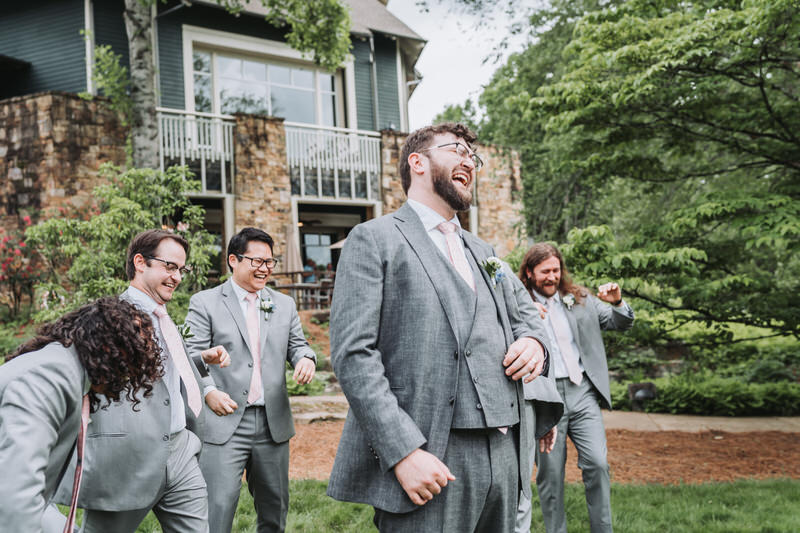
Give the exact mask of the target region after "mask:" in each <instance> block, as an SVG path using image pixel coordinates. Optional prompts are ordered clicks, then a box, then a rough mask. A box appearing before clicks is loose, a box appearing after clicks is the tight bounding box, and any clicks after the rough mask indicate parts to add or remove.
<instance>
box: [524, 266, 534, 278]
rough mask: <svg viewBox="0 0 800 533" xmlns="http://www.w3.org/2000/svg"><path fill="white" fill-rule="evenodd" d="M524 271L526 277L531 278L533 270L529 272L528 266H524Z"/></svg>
mask: <svg viewBox="0 0 800 533" xmlns="http://www.w3.org/2000/svg"><path fill="white" fill-rule="evenodd" d="M525 273H526V274H527V275H528V279H531V278H533V272H531V269H530V268H526V269H525Z"/></svg>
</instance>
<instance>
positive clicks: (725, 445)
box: [289, 421, 800, 484]
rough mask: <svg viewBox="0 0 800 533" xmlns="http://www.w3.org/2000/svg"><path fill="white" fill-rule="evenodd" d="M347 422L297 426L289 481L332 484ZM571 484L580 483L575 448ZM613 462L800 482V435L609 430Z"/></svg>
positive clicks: (639, 479)
mask: <svg viewBox="0 0 800 533" xmlns="http://www.w3.org/2000/svg"><path fill="white" fill-rule="evenodd" d="M343 425H344V422H341V421H335V422H318V423H314V424H297V426H296V428H297V435H296V436H295V437H294V438H293V439H292V440H291V441H290V442H291V445H290V446H291V459H290V465H289V476H290V477H291V478H292V479H308V478H312V479H327V478H328V475H329V474H330V471H331V467H332V466H333V458H334V455H335V454H336V446H337V445H338V443H339V437H340V435H341V433H342V427H343ZM569 447H570V448H569V451H568V452H567V481H569V482H574V481H580V479H581V477H580V475H581V474H580V470H579V469H578V467H577V452H576V451H575V448H573V447H572V444H571V443H570V444H569ZM608 462H609V464H610V465H611V479H612V481H614V482H617V483H659V484H676V483H704V482H712V481H733V480H736V479H743V478H755V479H766V478H793V479H800V436H798V435H797V434H796V433H782V432H777V431H769V432H761V433H725V432H703V433H683V432H678V431H661V432H632V431H626V430H609V431H608Z"/></svg>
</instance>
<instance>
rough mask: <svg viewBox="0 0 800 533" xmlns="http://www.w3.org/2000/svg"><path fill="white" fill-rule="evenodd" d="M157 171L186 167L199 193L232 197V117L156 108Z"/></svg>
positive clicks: (233, 167)
mask: <svg viewBox="0 0 800 533" xmlns="http://www.w3.org/2000/svg"><path fill="white" fill-rule="evenodd" d="M157 113H158V143H159V155H160V158H161V170H164V168H166V167H169V166H173V165H186V166H188V167H189V168H190V169H191V170H192V172H194V174H195V178H196V179H199V180H200V183H201V189H200V191H199V192H200V194H208V195H215V194H219V195H227V194H233V192H234V191H233V182H234V181H233V176H234V170H235V165H234V153H233V129H234V125H235V123H234V118H233V117H232V116H230V115H217V114H213V113H192V112H188V111H183V110H179V109H166V108H157Z"/></svg>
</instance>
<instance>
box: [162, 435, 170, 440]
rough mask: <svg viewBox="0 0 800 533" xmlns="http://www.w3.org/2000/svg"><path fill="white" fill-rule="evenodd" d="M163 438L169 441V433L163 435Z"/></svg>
mask: <svg viewBox="0 0 800 533" xmlns="http://www.w3.org/2000/svg"><path fill="white" fill-rule="evenodd" d="M162 439H163V440H164V442H166V441H168V440H169V435H166V434H165V435H164V436H163V437H162Z"/></svg>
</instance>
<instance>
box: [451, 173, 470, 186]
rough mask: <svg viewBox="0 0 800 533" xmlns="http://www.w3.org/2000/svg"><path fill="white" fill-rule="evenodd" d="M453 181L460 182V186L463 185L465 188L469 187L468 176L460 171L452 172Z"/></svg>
mask: <svg viewBox="0 0 800 533" xmlns="http://www.w3.org/2000/svg"><path fill="white" fill-rule="evenodd" d="M453 181H455V182H456V183H460V184H461V186H462V187H464V188H465V189H466V188H468V187H469V177H468V176H467V175H466V174H464V173H462V172H459V173H457V174H454V175H453Z"/></svg>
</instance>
